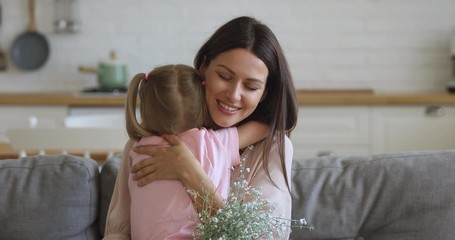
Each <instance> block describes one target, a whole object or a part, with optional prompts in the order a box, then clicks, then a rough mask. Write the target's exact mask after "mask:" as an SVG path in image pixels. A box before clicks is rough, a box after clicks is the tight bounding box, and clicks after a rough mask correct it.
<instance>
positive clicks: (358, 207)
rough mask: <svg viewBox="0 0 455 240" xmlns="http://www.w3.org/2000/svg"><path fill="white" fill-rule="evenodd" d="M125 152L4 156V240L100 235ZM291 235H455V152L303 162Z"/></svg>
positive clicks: (0, 168)
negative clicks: (105, 157)
mask: <svg viewBox="0 0 455 240" xmlns="http://www.w3.org/2000/svg"><path fill="white" fill-rule="evenodd" d="M120 161H121V159H120V157H114V158H112V159H110V160H109V161H107V162H106V163H105V165H104V166H103V168H102V170H101V172H100V171H99V168H98V166H97V163H96V162H95V161H93V160H90V159H85V158H81V157H74V156H67V155H54V156H33V157H26V158H22V159H19V160H1V161H0V226H1V227H0V239H5V240H9V239H48V240H51V239H58V240H60V239H71V240H72V239H74V240H78V239H101V233H102V232H103V229H104V224H105V221H104V218H105V216H106V210H107V207H108V204H109V200H110V197H111V194H112V189H113V186H114V183H115V176H116V175H117V172H118V168H119V165H120ZM292 195H293V212H292V213H293V218H295V219H299V218H302V217H305V218H306V219H307V221H308V222H310V223H312V224H313V225H314V226H315V231H313V232H308V231H306V230H301V229H293V231H292V234H291V239H355V240H361V239H365V240H376V239H381V240H392V239H393V240H407V239H413V240H416V239H417V240H429V239H443V240H449V239H450V240H452V239H455V227H454V226H455V150H454V151H434V152H408V153H396V154H382V155H372V156H366V157H319V158H311V159H296V160H295V161H294V163H293V170H292Z"/></svg>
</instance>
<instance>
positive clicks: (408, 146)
mask: <svg viewBox="0 0 455 240" xmlns="http://www.w3.org/2000/svg"><path fill="white" fill-rule="evenodd" d="M372 126H374V127H373V128H372V129H371V130H372V151H373V152H375V153H382V152H396V151H419V150H420V151H421V150H445V149H455V106H448V105H446V106H444V105H427V106H384V107H374V108H372Z"/></svg>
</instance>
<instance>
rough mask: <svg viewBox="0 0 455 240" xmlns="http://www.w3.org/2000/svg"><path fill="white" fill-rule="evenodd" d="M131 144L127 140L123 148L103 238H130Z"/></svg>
mask: <svg viewBox="0 0 455 240" xmlns="http://www.w3.org/2000/svg"><path fill="white" fill-rule="evenodd" d="M132 146H133V142H132V141H128V142H127V143H126V145H125V148H124V149H123V159H122V162H121V165H120V169H119V172H118V174H117V179H116V180H115V187H114V191H113V192H112V198H111V203H110V204H109V210H108V212H107V217H106V228H105V230H104V238H103V239H104V240H114V239H115V240H117V239H121V240H123V239H125V240H126V239H128V240H129V239H131V226H130V205H131V198H130V192H129V189H128V177H129V173H130V161H129V154H128V153H129V152H130V150H131V147H132Z"/></svg>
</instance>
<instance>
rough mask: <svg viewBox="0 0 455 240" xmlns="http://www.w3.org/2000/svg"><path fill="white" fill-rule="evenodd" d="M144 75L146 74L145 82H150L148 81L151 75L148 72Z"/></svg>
mask: <svg viewBox="0 0 455 240" xmlns="http://www.w3.org/2000/svg"><path fill="white" fill-rule="evenodd" d="M144 74H145V78H144V80H148V79H149V73H148V72H145V73H144Z"/></svg>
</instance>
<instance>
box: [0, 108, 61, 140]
mask: <svg viewBox="0 0 455 240" xmlns="http://www.w3.org/2000/svg"><path fill="white" fill-rule="evenodd" d="M67 115H68V108H67V107H66V106H27V105H22V106H16V105H15V106H12V105H2V106H0V142H7V138H6V134H5V131H6V129H7V128H15V127H17V128H21V127H57V126H63V124H64V121H65V118H66V116H67Z"/></svg>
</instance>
